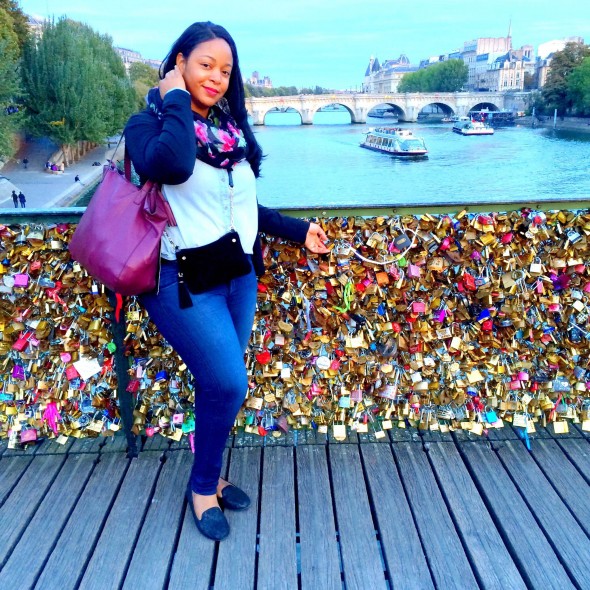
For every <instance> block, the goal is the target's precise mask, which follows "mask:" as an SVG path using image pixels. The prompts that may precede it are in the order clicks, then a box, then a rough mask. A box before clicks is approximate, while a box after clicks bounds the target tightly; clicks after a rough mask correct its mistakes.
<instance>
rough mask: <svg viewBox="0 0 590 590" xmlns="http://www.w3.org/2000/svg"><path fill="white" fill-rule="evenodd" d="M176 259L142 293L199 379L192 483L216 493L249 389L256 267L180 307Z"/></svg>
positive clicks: (202, 491)
mask: <svg viewBox="0 0 590 590" xmlns="http://www.w3.org/2000/svg"><path fill="white" fill-rule="evenodd" d="M177 272H178V267H177V264H176V262H169V263H168V262H167V263H164V264H162V271H161V274H160V289H159V292H158V293H156V292H153V293H148V294H145V295H142V296H141V298H140V299H141V303H142V304H143V306H144V307H145V308H146V310H147V312H148V313H149V315H150V317H151V319H152V321H153V322H154V323H155V324H156V326H157V327H158V330H159V331H160V333H161V334H162V336H163V337H164V338H165V339H166V340H167V341H168V342H169V344H170V345H171V346H172V347H173V348H174V349H175V350H176V352H178V354H179V355H180V357H181V358H182V360H183V361H184V363H185V364H186V366H187V367H188V369H189V370H190V372H191V373H192V375H193V377H194V381H195V455H194V461H193V467H192V471H191V478H190V482H191V487H192V490H193V491H194V492H195V493H196V494H203V495H212V494H215V493H216V489H217V483H218V480H219V476H220V474H221V467H222V461H223V451H224V448H225V442H226V440H227V437H228V435H229V432H230V430H231V428H232V426H233V424H234V421H235V419H236V415H237V414H238V412H239V410H240V407H241V406H242V403H243V402H244V398H245V396H246V392H247V389H248V379H247V376H246V366H245V362H244V353H245V352H246V347H247V346H248V341H249V339H250V333H251V331H252V323H253V321H254V312H255V308H256V285H257V280H256V275H255V274H254V270H251V271H250V273H249V274H247V275H244V276H241V277H238V278H237V279H234V280H232V281H231V282H230V283H228V284H224V285H220V286H218V287H215V288H213V289H211V290H210V291H207V292H205V293H200V294H198V295H192V294H191V299H192V301H193V307H189V308H187V309H180V306H179V302H178V286H177Z"/></svg>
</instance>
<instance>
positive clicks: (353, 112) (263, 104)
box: [246, 92, 506, 125]
mask: <svg viewBox="0 0 590 590" xmlns="http://www.w3.org/2000/svg"><path fill="white" fill-rule="evenodd" d="M505 98H506V94H505V93H503V92H432V93H404V94H401V93H396V94H364V93H362V94H361V93H359V94H318V95H315V94H300V95H298V96H297V95H296V96H273V97H268V98H266V97H265V98H247V99H246V108H247V109H248V113H249V114H250V115H251V117H252V120H253V123H254V125H264V118H265V116H266V114H267V113H268V112H270V111H276V110H280V111H285V110H287V109H293V110H295V111H297V112H298V113H299V114H300V115H301V123H302V124H303V125H313V117H314V115H315V113H316V112H317V111H318V110H320V109H321V108H322V107H327V106H329V105H334V104H336V105H341V106H343V107H344V108H345V109H346V110H347V111H348V112H349V113H350V120H351V122H352V123H366V121H367V113H368V112H369V111H370V110H371V109H372V108H374V107H376V106H382V107H384V108H388V107H391V108H392V109H393V110H394V111H395V113H396V114H397V115H398V119H399V120H400V121H408V122H412V121H417V120H418V113H420V111H421V110H422V109H423V108H424V107H427V106H429V105H436V106H438V107H439V110H440V111H442V112H443V113H445V114H447V115H458V116H462V115H467V113H468V112H469V111H470V110H472V109H473V108H474V107H476V106H478V105H485V106H486V107H487V108H489V109H490V110H501V109H503V108H505ZM480 108H481V106H480Z"/></svg>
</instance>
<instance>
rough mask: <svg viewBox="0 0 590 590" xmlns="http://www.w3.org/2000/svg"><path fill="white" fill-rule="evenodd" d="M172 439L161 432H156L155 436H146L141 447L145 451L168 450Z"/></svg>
mask: <svg viewBox="0 0 590 590" xmlns="http://www.w3.org/2000/svg"><path fill="white" fill-rule="evenodd" d="M170 442H171V441H170V439H168V438H166V437H165V436H162V435H160V434H155V435H154V436H148V437H147V438H146V441H145V444H144V445H143V448H142V449H141V450H142V452H143V451H167V450H168V447H170Z"/></svg>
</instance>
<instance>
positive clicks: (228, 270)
mask: <svg viewBox="0 0 590 590" xmlns="http://www.w3.org/2000/svg"><path fill="white" fill-rule="evenodd" d="M160 78H161V80H160V83H159V86H158V88H154V89H152V90H150V92H149V93H148V97H147V102H148V105H149V106H148V108H147V109H146V110H144V111H143V112H141V113H139V114H136V115H134V116H132V117H131V119H130V120H129V122H128V123H127V126H126V128H125V138H126V146H127V149H128V152H129V155H130V158H131V160H132V162H133V164H134V166H135V170H136V171H137V172H138V174H139V176H140V179H141V181H142V182H145V181H146V180H148V179H150V180H152V181H155V182H158V183H161V185H162V192H163V195H164V197H165V199H166V200H167V201H168V203H169V205H170V208H171V210H172V212H173V213H174V217H175V219H176V222H177V225H176V226H174V227H167V229H166V232H165V234H164V238H163V240H162V249H161V256H162V265H161V275H160V279H159V287H158V289H156V290H155V291H154V292H152V293H148V294H144V295H142V296H140V301H141V303H142V304H143V305H144V307H145V308H146V309H147V311H148V313H149V315H150V317H151V319H152V320H153V321H154V323H155V324H156V325H157V326H158V329H159V330H160V333H161V334H162V336H164V338H166V340H167V341H168V342H169V343H170V344H171V345H172V346H173V347H174V348H175V349H176V351H177V352H178V353H179V355H180V356H181V357H182V359H183V361H184V362H185V363H186V365H187V366H188V368H189V370H190V372H191V374H192V375H193V377H194V380H195V435H194V436H195V438H194V446H195V455H194V463H193V467H192V470H191V475H190V479H189V482H188V485H187V489H186V496H187V501H188V505H189V510H190V511H191V513H192V515H193V518H194V520H195V523H196V526H197V528H198V529H199V531H200V532H201V533H202V534H203V535H205V536H206V537H209V538H210V539H214V540H221V539H224V538H225V537H226V536H227V535H228V534H229V523H228V522H227V520H226V518H225V516H224V514H223V512H222V511H221V509H220V505H221V506H223V507H224V508H225V509H233V510H243V509H246V508H247V507H248V506H249V505H250V499H249V497H248V496H247V494H246V493H245V492H244V491H242V490H241V489H239V488H238V487H237V486H236V485H234V484H232V483H230V482H227V481H225V480H224V479H222V478H221V477H220V474H221V466H222V458H223V450H224V447H225V442H226V439H227V436H228V434H229V431H230V429H231V428H232V426H233V424H234V421H235V418H236V415H237V413H238V411H239V409H240V407H241V405H242V403H243V401H244V396H245V393H246V392H247V387H248V378H247V375H246V367H245V364H244V351H245V350H246V347H247V344H248V341H249V338H250V333H251V329H252V323H253V320H254V311H255V307H256V293H257V279H256V275H259V276H260V275H261V274H262V273H264V263H263V259H262V250H261V245H260V241H259V238H258V231H262V232H265V233H269V234H272V235H277V236H280V237H283V238H286V239H291V240H294V241H297V242H300V243H304V244H305V246H306V247H307V248H308V249H309V250H310V251H311V252H315V253H325V252H327V251H328V250H327V248H326V247H325V244H324V242H325V241H326V235H325V233H324V232H323V230H322V229H321V228H320V226H319V225H317V224H315V223H309V222H305V221H303V220H300V219H292V218H287V217H284V216H282V215H281V214H280V213H278V212H277V211H274V210H272V209H267V208H265V207H262V206H260V205H258V203H257V198H256V182H255V180H256V177H258V176H259V172H260V164H261V161H262V150H261V148H260V146H259V145H258V143H257V141H256V138H255V137H254V134H253V132H252V130H251V128H250V125H249V124H248V118H247V117H248V113H247V111H246V107H245V100H244V85H243V82H242V76H241V73H240V68H239V64H238V54H237V50H236V46H235V43H234V41H233V39H232V38H231V36H230V35H229V33H228V32H227V31H226V30H225V29H224V28H223V27H221V26H218V25H215V24H213V23H210V22H201V23H194V24H192V25H191V26H190V27H188V29H186V31H184V32H183V33H182V35H181V36H180V37H179V38H178V39H177V40H176V42H175V43H174V44H173V46H172V49H171V50H170V52H169V53H168V55H167V57H166V58H165V60H164V62H163V65H162V68H161V73H160ZM191 259H192V260H193V264H192V265H191V266H188V265H187V266H186V267H184V265H185V264H186V261H188V260H191ZM180 264H182V265H183V270H182V271H181V270H180ZM187 285H189V286H190V288H187Z"/></svg>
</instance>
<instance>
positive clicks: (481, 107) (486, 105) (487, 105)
mask: <svg viewBox="0 0 590 590" xmlns="http://www.w3.org/2000/svg"><path fill="white" fill-rule="evenodd" d="M469 110H470V111H485V110H488V111H500V110H501V109H500V107H499V106H497V105H495V104H494V103H493V102H478V103H477V104H474V105H473V106H472V107H471V108H470V109H469Z"/></svg>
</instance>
